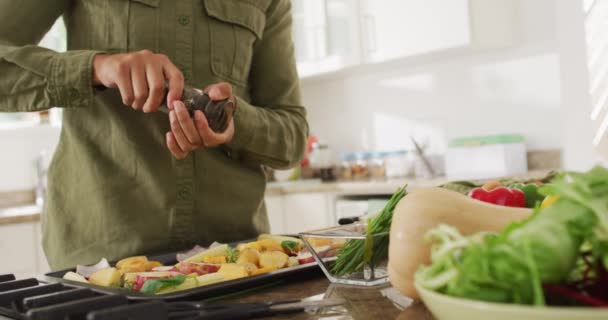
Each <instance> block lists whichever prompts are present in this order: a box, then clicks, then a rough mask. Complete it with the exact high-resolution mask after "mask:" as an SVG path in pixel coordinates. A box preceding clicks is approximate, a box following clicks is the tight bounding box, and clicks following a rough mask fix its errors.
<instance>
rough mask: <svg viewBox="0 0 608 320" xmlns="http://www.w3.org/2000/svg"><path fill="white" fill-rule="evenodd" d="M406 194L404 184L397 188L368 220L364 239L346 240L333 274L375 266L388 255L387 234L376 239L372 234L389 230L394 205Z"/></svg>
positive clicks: (343, 274) (341, 274)
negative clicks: (380, 208) (373, 216)
mask: <svg viewBox="0 0 608 320" xmlns="http://www.w3.org/2000/svg"><path fill="white" fill-rule="evenodd" d="M406 194H407V191H406V186H404V187H403V188H399V189H398V190H397V192H395V193H394V194H393V196H392V197H391V199H390V200H389V201H388V203H387V204H386V206H385V207H384V209H382V211H381V212H380V213H379V214H378V216H376V217H375V218H374V219H372V220H371V221H369V222H368V225H367V231H366V233H367V236H366V239H365V240H361V239H353V240H348V241H347V242H346V244H345V245H344V247H342V249H340V251H339V252H338V259H336V263H335V264H334V265H333V267H332V272H333V273H334V274H335V275H337V276H345V275H348V274H351V273H353V272H358V271H361V270H363V267H364V266H365V265H371V266H376V265H377V264H378V263H380V262H381V261H383V260H384V259H386V258H387V257H388V239H389V236H388V234H387V235H384V236H380V237H376V239H374V237H373V235H375V234H378V233H384V232H389V231H390V229H391V222H392V221H393V212H394V211H395V207H396V206H397V204H398V203H399V201H400V200H401V199H402V198H403V197H404V196H405V195H406Z"/></svg>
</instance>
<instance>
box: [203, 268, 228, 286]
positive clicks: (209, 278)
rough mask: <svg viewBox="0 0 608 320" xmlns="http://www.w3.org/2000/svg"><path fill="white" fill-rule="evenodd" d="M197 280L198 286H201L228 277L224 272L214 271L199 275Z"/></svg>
mask: <svg viewBox="0 0 608 320" xmlns="http://www.w3.org/2000/svg"><path fill="white" fill-rule="evenodd" d="M196 280H197V281H198V286H199V287H200V286H206V285H209V284H214V283H217V282H220V281H224V280H226V279H225V277H224V275H223V274H221V273H217V272H214V273H208V274H204V275H202V276H198V277H197V278H196Z"/></svg>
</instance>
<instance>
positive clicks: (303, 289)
mask: <svg viewBox="0 0 608 320" xmlns="http://www.w3.org/2000/svg"><path fill="white" fill-rule="evenodd" d="M306 298H308V299H311V300H313V299H314V300H316V299H322V298H342V299H344V300H346V304H345V305H344V306H341V307H336V308H331V309H330V310H322V311H320V312H319V314H307V313H299V314H294V315H282V316H275V317H271V318H266V319H277V320H278V319H296V320H300V319H362V320H363V319H365V320H367V319H403V320H406V319H408V320H432V319H435V318H434V317H433V316H432V315H431V314H430V312H429V311H428V310H427V309H426V307H425V306H424V305H423V304H422V303H420V302H413V301H412V300H411V299H409V298H407V297H404V296H402V295H400V294H399V293H398V292H397V291H396V290H395V289H393V288H391V287H390V285H386V286H382V287H374V288H363V287H354V286H342V285H335V284H331V283H330V282H329V281H328V280H327V278H325V276H323V275H322V274H317V275H316V276H308V277H307V278H306V279H304V280H301V281H297V282H292V283H284V284H280V285H277V286H274V287H271V288H267V289H262V290H260V291H256V292H253V293H248V294H245V295H239V296H234V297H231V298H230V299H227V300H222V301H223V302H224V301H225V302H228V301H231V302H267V301H273V300H274V301H276V300H285V299H306Z"/></svg>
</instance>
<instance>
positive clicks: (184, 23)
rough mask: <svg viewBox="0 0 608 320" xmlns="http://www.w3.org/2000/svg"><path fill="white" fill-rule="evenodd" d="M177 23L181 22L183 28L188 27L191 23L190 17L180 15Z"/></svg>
mask: <svg viewBox="0 0 608 320" xmlns="http://www.w3.org/2000/svg"><path fill="white" fill-rule="evenodd" d="M177 22H179V24H181V25H182V26H187V25H188V24H189V23H190V16H187V15H180V16H179V17H178V18H177Z"/></svg>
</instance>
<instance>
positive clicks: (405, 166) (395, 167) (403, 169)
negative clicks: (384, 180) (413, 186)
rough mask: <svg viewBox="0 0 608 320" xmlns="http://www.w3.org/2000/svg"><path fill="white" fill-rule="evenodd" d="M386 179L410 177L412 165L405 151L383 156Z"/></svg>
mask: <svg viewBox="0 0 608 320" xmlns="http://www.w3.org/2000/svg"><path fill="white" fill-rule="evenodd" d="M385 168H386V177H388V178H405V177H409V176H411V175H412V169H413V163H412V160H411V159H410V157H409V154H408V152H407V151H405V150H399V151H393V152H388V153H387V154H386V156H385Z"/></svg>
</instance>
